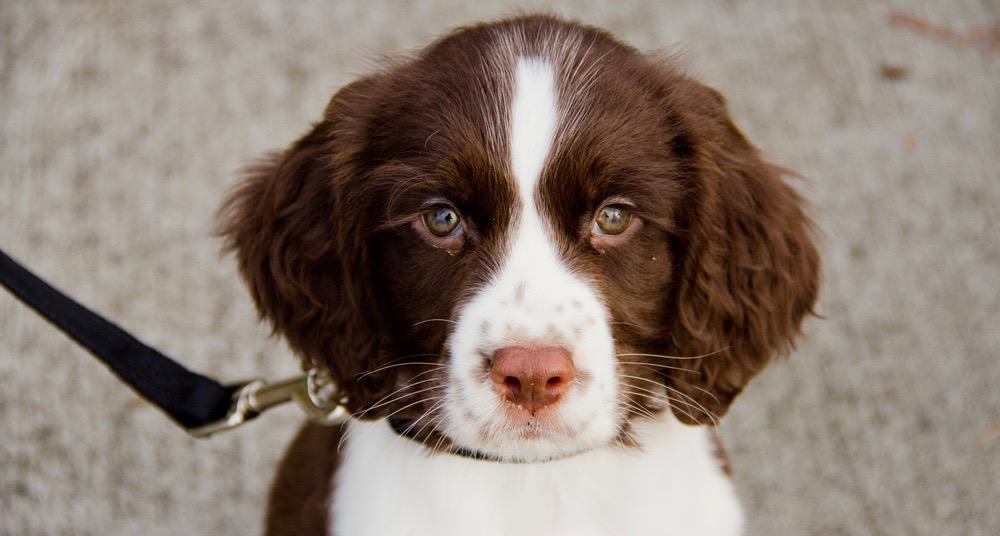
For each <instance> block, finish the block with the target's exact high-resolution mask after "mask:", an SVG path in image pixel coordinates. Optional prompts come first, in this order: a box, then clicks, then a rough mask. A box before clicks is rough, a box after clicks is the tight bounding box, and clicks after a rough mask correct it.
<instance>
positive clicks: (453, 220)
mask: <svg viewBox="0 0 1000 536" xmlns="http://www.w3.org/2000/svg"><path fill="white" fill-rule="evenodd" d="M424 223H425V224H426V225H427V229H428V230H429V231H430V232H432V233H434V235H435V236H449V235H450V234H452V233H453V232H454V231H455V229H457V228H458V224H459V219H458V213H456V212H455V211H454V210H453V209H450V208H445V207H441V208H436V209H434V210H431V211H429V212H427V213H426V214H425V215H424Z"/></svg>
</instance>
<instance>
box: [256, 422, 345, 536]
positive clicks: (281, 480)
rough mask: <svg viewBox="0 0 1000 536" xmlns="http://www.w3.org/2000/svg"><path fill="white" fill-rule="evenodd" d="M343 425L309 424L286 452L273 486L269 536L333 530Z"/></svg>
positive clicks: (323, 532) (265, 533) (319, 533)
mask: <svg viewBox="0 0 1000 536" xmlns="http://www.w3.org/2000/svg"><path fill="white" fill-rule="evenodd" d="M343 433H344V429H343V428H342V427H340V426H320V425H317V424H312V423H309V424H306V425H305V426H303V427H302V429H301V430H299V433H298V435H296V436H295V439H294V440H293V441H292V444H291V445H290V446H289V447H288V450H287V451H286V452H285V456H284V458H282V460H281V463H280V465H279V467H278V474H277V477H276V478H275V479H274V482H273V483H272V485H271V492H270V496H269V498H268V507H267V518H266V520H265V529H264V535H265V536H285V535H298V534H314V535H325V534H327V533H328V531H329V527H330V523H329V521H330V520H329V515H330V501H331V499H332V491H333V489H332V488H333V474H334V472H336V470H337V464H338V462H339V458H340V457H339V456H338V455H337V446H338V444H339V443H340V438H341V437H342V434H343Z"/></svg>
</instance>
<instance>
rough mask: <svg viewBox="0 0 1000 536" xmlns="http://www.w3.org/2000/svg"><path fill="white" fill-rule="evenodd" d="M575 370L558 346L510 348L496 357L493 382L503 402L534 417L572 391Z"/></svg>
mask: <svg viewBox="0 0 1000 536" xmlns="http://www.w3.org/2000/svg"><path fill="white" fill-rule="evenodd" d="M574 378H576V367H574V366H573V360H572V359H571V358H570V355H569V351H567V350H566V349H565V348H561V347H559V346H535V347H529V348H525V347H522V346H509V347H507V348H501V349H499V350H497V351H496V353H494V354H493V366H492V367H491V368H490V380H492V381H493V387H494V388H495V389H496V390H497V392H499V393H500V394H501V395H502V396H503V397H504V398H506V399H507V400H510V401H511V402H513V403H515V404H517V405H518V406H521V407H523V408H524V409H527V410H528V411H530V412H532V413H534V412H535V411H537V410H539V409H541V408H543V407H545V406H548V405H549V404H553V403H555V402H557V401H558V400H559V398H560V397H561V396H562V395H563V393H565V392H566V391H568V390H569V388H570V387H571V386H572V385H573V379H574Z"/></svg>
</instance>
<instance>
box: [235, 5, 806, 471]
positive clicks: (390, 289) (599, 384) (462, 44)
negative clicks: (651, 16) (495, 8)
mask: <svg viewBox="0 0 1000 536" xmlns="http://www.w3.org/2000/svg"><path fill="white" fill-rule="evenodd" d="M782 174H783V170H782V169H781V168H778V167H776V166H773V165H771V164H768V163H767V162H765V161H764V160H762V159H761V157H760V156H759V154H758V152H757V151H756V150H755V149H754V147H753V146H752V145H751V144H750V143H748V142H747V140H746V139H744V137H743V136H742V134H741V133H740V132H739V130H737V128H736V127H735V126H734V125H733V123H732V121H731V120H730V118H729V116H728V114H727V112H726V108H725V103H724V100H723V99H722V97H721V96H720V95H719V94H718V93H716V92H715V91H713V90H711V89H709V88H707V87H705V86H703V85H701V84H699V83H698V82H696V81H694V80H692V79H690V78H687V77H686V76H684V75H683V74H681V73H679V72H678V71H676V70H674V69H673V68H671V67H670V66H669V65H665V64H664V63H663V62H659V61H656V60H654V59H652V58H650V57H648V56H645V55H642V54H640V53H638V52H637V51H635V50H634V49H632V48H630V47H628V46H626V45H624V44H622V43H620V42H618V41H616V40H615V39H614V38H612V37H611V36H609V35H608V34H606V33H604V32H601V31H598V30H595V29H592V28H588V27H583V26H580V25H577V24H572V23H567V22H564V21H560V20H558V19H554V18H549V17H525V18H519V19H513V20H508V21H503V22H500V23H495V24H488V25H480V26H475V27H470V28H466V29H462V30H459V31H457V32H454V33H452V34H451V35H449V36H447V37H445V38H443V39H441V40H439V41H437V42H436V43H434V44H432V45H431V46H430V47H428V48H427V49H425V50H424V51H423V52H422V53H420V54H419V55H418V56H417V57H416V58H414V59H413V60H411V61H408V62H406V63H402V64H400V65H397V66H394V67H391V68H388V69H387V70H385V71H383V72H380V73H378V74H375V75H373V76H370V77H368V78H364V79H361V80H359V81H357V82H354V83H353V84H350V85H349V86H347V87H345V88H344V89H342V90H341V91H340V92H338V93H337V94H336V95H335V96H334V97H333V99H332V101H331V102H330V104H329V106H328V107H327V109H326V112H325V114H324V116H323V119H322V120H321V121H320V122H319V123H318V124H316V125H315V127H314V128H313V129H312V131H310V132H309V133H308V134H306V135H305V136H304V137H303V138H301V139H300V140H299V141H298V142H296V143H295V144H294V145H292V146H291V147H290V148H289V149H288V150H287V151H285V152H284V153H282V154H280V155H276V156H274V157H273V158H271V159H270V160H267V161H265V162H263V163H261V164H260V165H259V166H257V167H256V168H255V169H253V170H252V171H251V172H250V173H249V174H248V177H247V178H246V180H245V182H244V183H243V184H242V185H241V186H240V188H239V189H238V190H237V191H236V192H235V193H234V195H233V196H232V198H231V199H230V201H229V202H228V204H227V205H226V207H225V208H224V211H223V233H224V234H225V235H226V237H227V239H228V244H229V246H230V247H232V248H233V249H234V250H235V251H236V252H237V255H238V259H239V264H240V268H241V271H242V273H243V275H244V277H245V278H246V281H247V283H248V285H249V287H250V291H251V293H252V295H253V297H254V299H255V301H256V303H257V306H258V308H259V309H260V311H261V314H262V315H263V316H264V317H265V318H267V319H268V320H269V321H270V322H271V323H272V324H273V326H274V328H275V330H276V331H277V332H278V333H280V334H281V335H283V336H284V337H285V338H286V339H287V340H288V342H289V344H290V345H291V347H292V348H293V349H294V350H295V351H296V352H297V353H298V354H299V355H300V356H301V357H302V358H303V359H304V360H306V361H307V362H308V364H310V365H311V366H316V367H320V368H323V369H326V370H328V371H329V372H330V374H331V375H332V377H333V378H334V380H336V381H337V382H338V384H339V386H340V388H341V391H342V392H341V394H342V395H343V397H344V398H345V400H346V404H347V406H348V408H349V409H350V410H351V411H352V412H353V414H354V415H355V416H356V417H358V418H382V417H387V416H390V415H391V416H393V417H394V418H396V419H402V420H404V422H408V423H410V424H409V425H408V428H410V430H409V431H410V435H412V436H413V437H416V438H417V439H419V440H421V441H424V442H425V443H426V444H427V445H430V446H431V447H437V448H444V447H460V448H465V449H471V450H474V451H477V452H480V453H485V454H487V455H491V456H495V457H498V458H502V459H520V460H544V459H551V458H556V457H561V456H566V455H569V454H572V453H576V452H581V451H585V450H588V449H591V448H594V447H597V446H602V445H607V444H609V443H611V442H615V441H619V442H622V443H625V444H628V443H629V428H630V427H629V424H630V423H631V422H632V421H633V420H634V419H641V418H648V417H650V416H652V415H653V414H656V413H658V412H660V411H663V410H666V409H667V408H669V410H670V411H672V412H673V414H674V415H675V416H676V417H677V418H678V419H680V420H681V421H683V422H685V423H688V424H708V423H712V422H713V421H714V420H715V419H716V418H718V417H720V416H722V415H723V414H724V413H725V412H726V410H727V408H728V406H729V404H730V403H731V402H732V400H733V398H734V397H735V396H736V395H737V394H738V393H739V392H740V391H741V390H742V389H743V387H744V386H745V385H746V384H747V382H748V381H749V380H750V379H751V378H752V377H753V376H754V375H755V374H757V373H758V372H759V371H760V370H761V369H762V368H763V367H764V366H765V364H766V363H767V362H768V360H769V359H771V358H772V357H773V356H774V355H776V354H779V353H781V352H782V351H783V350H784V349H786V347H788V345H789V344H790V342H791V340H792V338H793V337H794V336H795V335H796V334H797V332H798V329H799V324H800V321H801V320H802V318H803V316H804V315H806V314H807V313H808V312H809V311H810V310H811V308H812V305H813V302H814V300H815V298H816V294H817V287H818V265H819V262H818V258H817V254H816V251H815V249H814V247H813V244H812V242H811V241H810V238H809V223H808V221H807V219H806V217H805V216H804V215H803V212H802V207H801V205H802V202H801V200H800V198H799V196H798V195H797V194H796V193H795V192H794V191H793V190H792V188H791V187H790V186H789V185H788V184H786V183H785V182H784V181H783V180H782V178H781V177H782Z"/></svg>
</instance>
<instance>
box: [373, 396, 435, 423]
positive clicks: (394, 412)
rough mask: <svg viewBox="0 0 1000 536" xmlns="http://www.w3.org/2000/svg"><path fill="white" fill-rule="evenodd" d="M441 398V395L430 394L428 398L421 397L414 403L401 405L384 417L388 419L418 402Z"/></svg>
mask: <svg viewBox="0 0 1000 536" xmlns="http://www.w3.org/2000/svg"><path fill="white" fill-rule="evenodd" d="M440 399H441V397H440V396H429V397H427V398H424V399H421V400H417V401H416V402H413V403H410V404H407V405H405V406H403V407H401V408H399V409H397V410H396V411H393V412H392V413H390V414H388V415H386V416H385V417H384V418H385V419H388V418H389V417H392V416H393V415H395V414H397V413H399V412H400V411H403V410H404V409H406V408H411V407H413V406H416V405H417V404H421V403H423V402H428V401H430V400H440Z"/></svg>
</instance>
